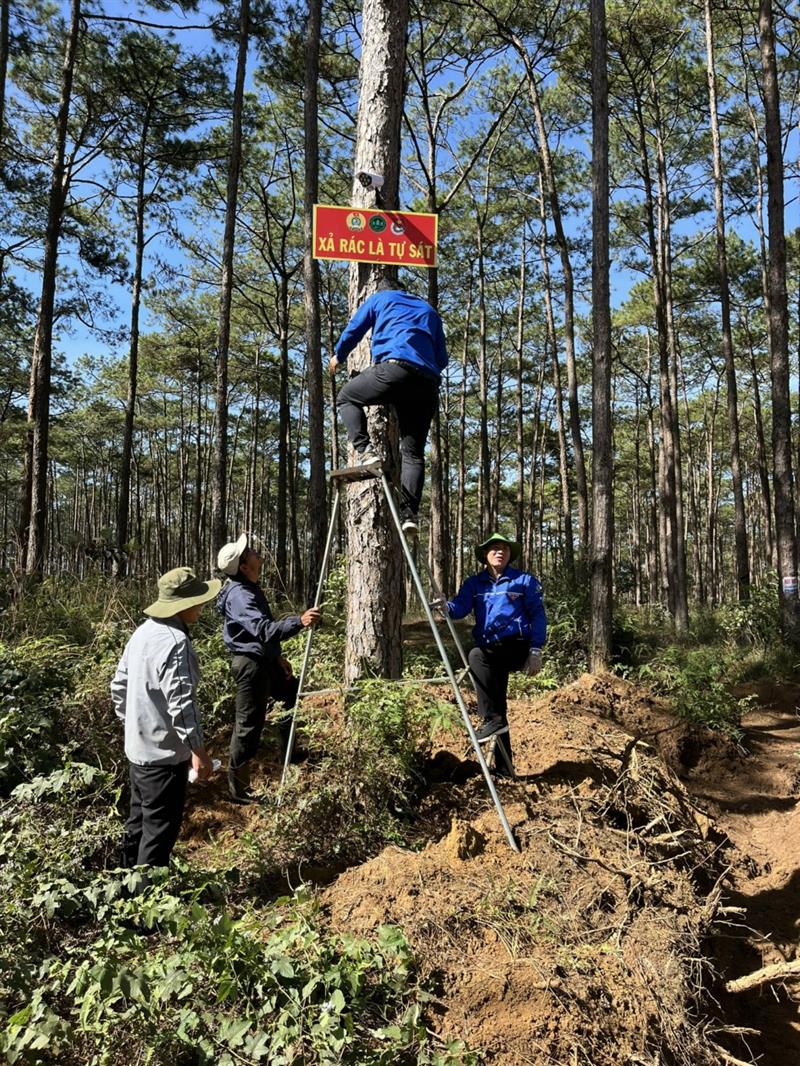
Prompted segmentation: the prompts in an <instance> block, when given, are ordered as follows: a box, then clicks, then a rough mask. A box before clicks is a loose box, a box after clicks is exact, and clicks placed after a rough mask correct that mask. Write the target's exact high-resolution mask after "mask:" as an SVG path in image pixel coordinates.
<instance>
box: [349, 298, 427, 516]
mask: <svg viewBox="0 0 800 1066" xmlns="http://www.w3.org/2000/svg"><path fill="white" fill-rule="evenodd" d="M369 330H372V337H371V340H370V347H371V351H372V364H371V365H370V366H369V367H367V369H366V370H362V371H361V373H358V374H354V375H353V376H352V377H351V378H350V380H349V381H348V382H347V384H346V385H345V386H344V387H343V388H342V389H341V391H340V392H339V396H338V399H337V407H338V408H339V411H340V413H341V416H342V421H343V422H344V425H345V428H346V430H347V437H348V440H349V441H350V443H351V444H352V445H353V447H354V448H355V450H356V452H358V456H359V459H358V465H360V466H367V467H370V468H372V469H374V471H375V473H379V472H380V470H381V469H382V465H383V464H382V460H381V458H380V457H379V456H378V455H376V454H375V452H374V451H373V449H372V445H371V443H370V439H369V434H368V432H367V418H366V415H365V413H364V408H365V407H371V406H373V405H374V404H392V405H393V406H394V409H395V411H396V412H397V420H398V422H399V424H400V452H401V456H402V470H401V477H400V481H401V488H402V503H401V508H400V514H401V518H402V520H403V527H402V528H403V532H404V533H405V534H406V535H411V536H413V535H415V534H416V533H417V528H418V527H417V513H418V511H419V504H420V500H421V498H422V487H423V483H424V480H425V444H426V441H427V439H428V431H429V430H430V428H431V422H432V421H433V416H434V414H435V413H436V404H437V403H438V399H439V383H440V379H441V374H442V371H443V370H444V368H445V367H446V366H447V360H448V356H447V346H446V344H445V338H444V328H443V326H442V320H441V318H440V317H439V315H438V313H437V312H436V311H435V310H434V308H433V307H431V305H430V304H429V303H428V302H427V301H426V300H423V299H422V298H421V297H419V296H411V295H410V294H409V293H407V292H404V291H403V290H402V289H400V288H399V287H398V285H397V283H392V282H388V281H382V282H381V283H380V286H379V289H378V291H377V292H376V293H373V295H372V296H370V297H368V299H366V300H365V301H364V303H363V304H362V305H361V307H359V309H358V310H357V311H356V313H355V314H354V315H353V317H352V318H351V319H350V322H349V323H348V324H347V326H346V327H345V329H344V332H343V333H342V335H341V337H340V338H339V343H338V344H337V345H336V353H335V355H333V356H332V357H331V359H330V362H329V363H328V368H329V370H330V372H331V374H335V373H336V371H337V369H338V367H340V366H342V365H343V364H344V363H345V362H346V360H347V357H348V355H349V354H350V352H352V350H353V349H354V348H355V346H356V345H357V344H358V342H359V341H360V340H361V339H362V337H364V336H366V334H367V333H368V332H369Z"/></svg>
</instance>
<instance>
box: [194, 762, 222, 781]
mask: <svg viewBox="0 0 800 1066" xmlns="http://www.w3.org/2000/svg"><path fill="white" fill-rule="evenodd" d="M221 766H222V760H221V759H212V760H211V773H212V774H215V773H216V772H217V770H219V769H220V767H221ZM196 780H197V770H195V768H194V767H192V768H191V769H190V770H189V784H190V785H193V784H194V783H195V781H196Z"/></svg>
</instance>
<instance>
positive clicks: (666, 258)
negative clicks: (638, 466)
mask: <svg viewBox="0 0 800 1066" xmlns="http://www.w3.org/2000/svg"><path fill="white" fill-rule="evenodd" d="M651 86H652V95H653V102H654V104H655V113H656V167H657V172H658V187H659V198H658V206H659V213H658V216H659V222H658V240H657V249H658V270H659V275H660V279H661V293H662V298H663V314H664V326H665V329H666V378H665V379H662V388H663V387H665V385H666V388H667V390H668V393H669V403H668V404H666V405H665V404H664V397H663V395H662V414H663V418H664V419H669V420H670V423H669V433H668V441H667V443H668V446H669V453H668V458H667V478H668V479H670V478H671V479H672V484H671V485H670V486H669V489H668V491H669V492H670V493H672V496H673V499H672V508H674V511H673V509H672V508H671V510H670V522H669V527H670V539H671V540H672V541H674V544H673V545H672V546H671V548H670V555H671V557H672V561H673V562H674V570H673V574H672V589H673V599H674V615H673V617H674V620H675V630H676V632H677V633H679V634H685V633H688V631H689V597H688V591H687V582H686V539H685V536H684V524H683V471H682V466H681V443H680V419H679V417H678V369H677V368H678V348H677V341H676V334H675V322H674V315H673V303H672V237H671V232H672V230H671V227H672V218H671V208H670V197H669V183H668V180H667V163H666V152H665V149H664V138H663V133H662V122H661V112H660V106H659V102H658V94H657V91H656V85H655V79H654V78H651Z"/></svg>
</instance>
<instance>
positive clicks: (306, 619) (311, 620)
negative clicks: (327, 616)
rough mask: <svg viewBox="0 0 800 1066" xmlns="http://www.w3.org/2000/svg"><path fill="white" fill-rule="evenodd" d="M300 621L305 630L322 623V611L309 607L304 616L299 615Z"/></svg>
mask: <svg viewBox="0 0 800 1066" xmlns="http://www.w3.org/2000/svg"><path fill="white" fill-rule="evenodd" d="M300 621H301V622H302V623H303V625H304V626H305V628H306V629H308V627H309V626H315V625H317V624H318V623H319V622H321V621H322V611H321V610H320V609H319V607H309V608H308V610H307V611H306V612H305V613H304V614H301V615H300Z"/></svg>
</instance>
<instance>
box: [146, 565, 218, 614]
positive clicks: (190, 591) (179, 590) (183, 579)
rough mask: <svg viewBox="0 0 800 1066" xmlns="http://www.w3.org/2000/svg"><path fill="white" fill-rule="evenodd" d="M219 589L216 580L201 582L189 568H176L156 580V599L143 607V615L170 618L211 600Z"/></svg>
mask: <svg viewBox="0 0 800 1066" xmlns="http://www.w3.org/2000/svg"><path fill="white" fill-rule="evenodd" d="M221 588H222V582H221V581H217V580H216V578H215V579H214V580H212V581H201V580H200V578H199V577H198V576H197V574H195V572H194V570H192V569H191V568H190V567H188V566H176V567H175V569H174V570H169V571H167V573H166V574H163V575H162V576H161V577H160V578H159V579H158V599H157V600H156V601H155V603H151V604H150V606H149V607H145V609H144V613H145V614H149V615H150V617H151V618H172V616H173V615H176V614H177V613H178V612H179V611H185V610H187V609H188V608H189V607H197V605H198V604H200V603H207V602H208V600H213V599H214V597H215V596H216V595H217V593H218V592H219V590H220V589H221Z"/></svg>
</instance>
